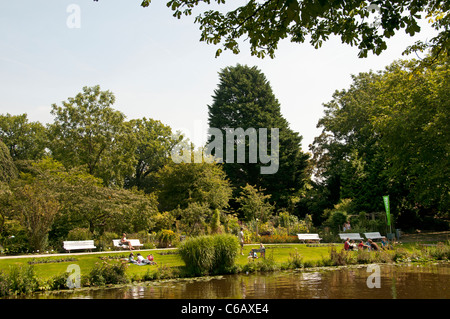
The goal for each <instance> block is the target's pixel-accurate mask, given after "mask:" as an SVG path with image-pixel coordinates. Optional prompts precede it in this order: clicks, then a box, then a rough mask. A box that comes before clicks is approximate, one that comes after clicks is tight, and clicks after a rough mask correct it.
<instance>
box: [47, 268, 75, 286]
mask: <svg viewBox="0 0 450 319" xmlns="http://www.w3.org/2000/svg"><path fill="white" fill-rule="evenodd" d="M69 275H70V274H69V273H68V272H63V273H61V274H59V275H56V276H54V277H52V278H51V279H50V280H49V281H48V285H49V287H50V289H51V290H63V289H68V288H69V287H68V286H67V279H68V278H69Z"/></svg>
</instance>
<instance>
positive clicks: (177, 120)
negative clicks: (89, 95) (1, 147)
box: [0, 0, 435, 152]
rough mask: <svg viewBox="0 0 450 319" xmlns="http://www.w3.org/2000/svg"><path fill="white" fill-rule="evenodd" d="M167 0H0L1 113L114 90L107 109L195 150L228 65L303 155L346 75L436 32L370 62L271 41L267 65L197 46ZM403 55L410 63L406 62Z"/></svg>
mask: <svg viewBox="0 0 450 319" xmlns="http://www.w3.org/2000/svg"><path fill="white" fill-rule="evenodd" d="M166 2H167V0H166V1H157V0H154V1H152V3H151V4H150V6H149V7H148V8H142V7H141V6H140V3H141V0H126V1H125V0H99V1H98V2H94V1H92V0H21V1H2V2H1V3H0V99H1V100H0V114H6V113H9V114H12V115H19V114H23V113H26V114H27V115H28V119H29V121H39V122H41V123H43V124H46V123H51V122H53V115H51V113H50V111H51V106H52V104H57V105H62V101H66V100H67V99H68V98H69V97H74V96H75V95H76V94H77V93H79V92H82V88H83V87H84V86H94V85H100V88H101V90H109V91H111V92H113V93H114V95H115V97H116V102H115V104H114V105H113V106H112V107H113V108H114V109H116V110H119V111H121V112H122V113H124V114H125V116H126V117H127V119H128V120H130V119H137V118H143V117H146V118H153V119H155V120H160V121H161V122H162V123H164V124H166V125H169V126H170V127H171V128H172V129H173V131H177V130H180V131H182V132H183V133H184V134H185V135H186V136H187V137H188V138H189V139H190V140H191V141H193V142H194V143H195V145H196V146H200V145H203V143H204V142H205V141H206V131H207V128H208V125H207V123H208V105H210V104H212V96H213V95H214V90H215V89H216V88H217V85H218V83H219V75H218V73H219V72H220V71H221V70H222V69H224V68H225V67H227V66H235V65H236V64H238V63H239V64H243V65H248V66H257V67H258V68H259V70H261V72H263V73H264V74H265V76H266V78H267V80H268V81H269V82H270V85H271V87H272V90H273V92H274V95H275V97H276V98H277V99H278V101H279V102H280V105H281V113H282V115H283V116H284V117H285V118H286V119H287V121H288V122H289V124H290V128H291V129H292V130H294V131H296V132H298V133H299V134H300V135H302V136H303V141H302V149H303V151H305V152H306V151H308V150H309V148H308V145H309V144H311V143H312V142H313V140H314V137H316V136H318V135H319V134H320V129H318V128H317V127H316V125H317V122H318V120H319V119H320V118H321V117H322V116H323V103H327V102H329V101H330V100H331V99H332V94H333V93H334V92H335V91H336V90H342V89H346V88H349V86H350V85H351V83H352V79H351V75H356V74H358V73H360V72H368V71H370V70H373V71H378V70H383V69H384V68H385V67H386V66H387V65H389V64H391V63H392V62H393V61H395V60H397V59H401V58H406V57H405V56H402V52H403V50H404V49H405V48H406V47H407V46H408V45H411V44H413V43H414V42H415V41H416V40H427V39H430V38H431V37H433V35H435V31H434V30H432V29H431V27H429V26H428V25H427V23H423V25H422V26H423V28H422V32H420V33H419V34H418V35H417V36H415V37H410V36H409V35H406V34H404V31H402V30H401V31H399V32H398V34H397V35H396V36H394V37H393V38H392V39H390V40H389V41H388V42H387V45H388V50H386V51H384V52H383V53H382V54H381V55H379V56H374V55H371V54H369V56H368V58H364V59H360V58H358V56H357V54H358V49H357V48H355V47H351V46H348V45H345V44H342V43H341V41H340V40H339V39H338V38H330V40H329V41H327V42H325V43H324V44H323V46H322V47H321V48H320V49H314V48H313V47H312V46H311V45H310V44H309V43H307V42H306V43H303V44H296V43H291V42H290V41H289V40H284V41H282V42H280V44H279V48H278V50H277V52H276V56H275V58H274V59H271V58H270V57H266V58H264V59H260V58H257V57H253V56H251V55H250V52H249V50H248V46H247V47H246V43H243V46H242V47H241V53H240V54H238V55H235V54H233V53H231V52H229V51H224V52H223V53H222V55H220V56H219V57H218V58H216V57H215V52H216V50H217V49H218V48H219V47H218V46H214V45H208V44H206V43H204V42H200V41H199V39H200V30H199V29H198V25H197V24H194V23H193V21H194V17H195V15H196V14H197V13H199V11H195V10H194V14H193V16H191V17H183V18H181V19H176V18H174V17H172V11H171V10H170V9H168V8H166V6H165V3H166ZM410 58H416V56H415V55H413V56H410Z"/></svg>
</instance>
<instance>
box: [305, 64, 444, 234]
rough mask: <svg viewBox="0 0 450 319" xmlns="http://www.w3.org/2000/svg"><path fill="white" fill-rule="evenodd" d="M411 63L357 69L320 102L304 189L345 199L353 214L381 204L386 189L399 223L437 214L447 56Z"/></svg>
mask: <svg viewBox="0 0 450 319" xmlns="http://www.w3.org/2000/svg"><path fill="white" fill-rule="evenodd" d="M419 66H420V62H418V61H414V60H412V61H398V62H395V63H393V64H392V65H390V66H389V67H387V68H386V70H384V71H380V72H377V73H374V72H370V73H361V74H359V75H357V76H354V77H353V83H352V85H351V87H350V88H349V89H347V90H342V91H339V92H336V93H335V94H334V96H333V100H332V101H330V102H329V103H326V104H324V106H325V116H324V117H323V118H321V119H320V120H319V123H318V127H322V128H323V131H322V134H321V135H320V136H319V137H317V138H316V139H315V141H314V143H313V145H312V151H313V154H314V156H313V161H314V163H315V165H316V171H315V173H316V176H317V178H318V182H317V184H316V186H319V187H316V188H315V189H314V190H313V191H312V192H311V193H310V195H311V196H316V197H318V195H322V199H323V197H325V198H326V197H328V198H329V199H330V198H331V199H332V200H331V201H329V205H333V204H336V203H338V201H339V200H342V199H345V198H351V199H352V209H353V210H354V211H353V212H349V213H357V212H361V211H365V212H377V211H384V207H383V204H382V200H381V198H382V196H383V195H388V194H389V195H390V198H391V207H392V209H393V213H394V214H395V215H396V216H397V217H398V219H397V220H398V221H399V223H400V224H402V225H403V226H406V227H424V221H425V220H427V219H429V218H435V217H445V212H446V207H448V203H449V196H448V194H449V187H448V176H449V173H448V166H449V165H448V164H449V161H448V142H446V141H448V132H449V130H450V129H449V126H448V123H449V122H450V121H449V120H448V112H446V111H444V110H445V109H448V100H449V99H448V97H449V96H448V91H449V90H448V88H449V81H448V79H449V77H448V72H449V71H448V59H443V60H442V59H441V60H438V61H436V62H435V63H434V64H433V65H432V66H430V67H427V68H422V67H419ZM318 193H319V194H318ZM319 197H320V196H319ZM311 204H312V203H311V201H309V203H307V205H306V206H308V205H311ZM327 208H331V207H330V206H329V207H327ZM317 213H320V211H319V212H317ZM414 216H415V217H414ZM433 223H434V221H433ZM427 227H433V226H432V225H431V224H430V225H429V226H427Z"/></svg>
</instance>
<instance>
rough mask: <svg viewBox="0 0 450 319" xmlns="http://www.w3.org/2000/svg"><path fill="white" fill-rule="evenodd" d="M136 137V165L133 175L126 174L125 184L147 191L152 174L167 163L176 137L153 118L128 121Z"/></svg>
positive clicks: (150, 186) (153, 177)
mask: <svg viewBox="0 0 450 319" xmlns="http://www.w3.org/2000/svg"><path fill="white" fill-rule="evenodd" d="M129 124H130V125H131V129H132V132H133V134H134V135H135V138H136V144H137V145H136V151H135V157H136V161H137V162H136V165H135V169H134V173H133V175H130V176H127V177H126V180H125V184H126V185H125V186H126V187H127V188H130V187H133V186H136V187H138V188H139V189H142V190H145V191H146V192H149V191H150V189H151V188H152V185H153V184H154V183H155V180H154V179H155V176H154V174H155V173H156V172H157V171H158V170H159V169H160V168H162V167H163V166H164V165H166V164H168V163H169V161H170V155H171V150H172V148H173V147H174V146H175V145H176V143H177V142H178V139H177V138H176V137H175V135H174V134H173V132H172V129H171V128H170V127H169V126H168V125H164V124H163V123H161V122H160V121H157V120H153V119H147V118H145V117H144V118H142V119H137V120H131V121H130V122H129Z"/></svg>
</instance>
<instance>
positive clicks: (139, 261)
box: [128, 253, 156, 266]
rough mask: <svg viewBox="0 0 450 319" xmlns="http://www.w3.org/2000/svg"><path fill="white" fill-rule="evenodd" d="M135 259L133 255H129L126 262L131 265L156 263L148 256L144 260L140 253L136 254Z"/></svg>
mask: <svg viewBox="0 0 450 319" xmlns="http://www.w3.org/2000/svg"><path fill="white" fill-rule="evenodd" d="M136 257H137V258H136V259H134V254H133V253H130V256H128V261H129V262H130V263H133V264H135V265H140V266H142V265H156V262H155V261H154V258H153V255H152V254H150V255H148V256H147V258H144V257H143V256H142V255H141V254H140V253H137V255H136Z"/></svg>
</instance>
